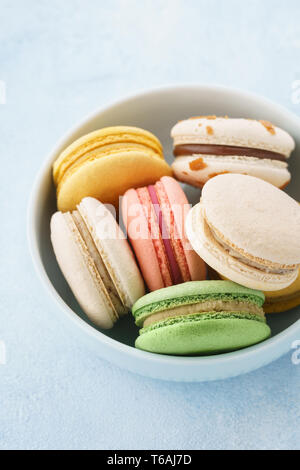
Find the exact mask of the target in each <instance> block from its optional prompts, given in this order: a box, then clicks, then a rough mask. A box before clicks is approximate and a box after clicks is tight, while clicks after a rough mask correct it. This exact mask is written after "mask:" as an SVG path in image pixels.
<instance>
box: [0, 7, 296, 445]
mask: <svg viewBox="0 0 300 470" xmlns="http://www.w3.org/2000/svg"><path fill="white" fill-rule="evenodd" d="M299 18H300V3H299V1H298V0H286V1H285V2H283V1H282V0H263V1H261V0H250V1H248V2H241V1H240V0H226V1H225V0H195V1H193V0H142V1H140V0H123V1H122V0H109V1H107V0H105V1H104V0H103V1H102V0H101V1H100V0H99V1H97V0H85V1H83V0H82V1H76V0H73V1H71V0H64V1H59V0H52V1H51V2H49V1H48V0H39V1H36V0H19V1H18V0H7V1H6V0H0V80H5V82H6V85H7V104H6V105H0V130H1V131H0V155H1V165H2V171H1V184H0V192H1V198H0V204H1V216H2V219H1V220H2V222H1V227H2V230H1V235H0V236H1V245H0V246H1V264H0V294H1V302H0V339H2V340H4V341H5V343H6V347H7V365H6V366H0V448H3V449H11V448H34V449H41V448H42V449H45V448H82V449H86V448H103V449H114V448H123V449H134V448H153V449H155V448H156V449H158V448H159V449H167V448H175V449H188V448H190V449H202V448H206V449H215V448H219V449H220V448H222V449H223V448H235V449H239V448H247V449H254V448H266V449H269V448H289V449H295V448H297V447H298V448H299V442H300V400H299V398H300V397H299V390H300V387H299V385H300V366H298V367H296V366H294V365H292V363H291V354H289V355H287V356H286V357H283V358H282V359H280V360H279V361H277V362H275V363H273V364H272V365H270V366H268V367H265V368H263V369H261V370H259V371H256V372H254V373H251V374H248V375H246V376H242V377H239V378H235V379H232V380H227V381H225V382H215V383H208V384H205V383H204V384H176V383H168V382H159V381H154V380H150V379H146V378H141V377H138V376H135V375H133V374H130V373H127V372H126V371H122V370H119V369H118V368H116V367H114V366H112V365H110V364H109V363H107V362H105V361H103V360H101V359H99V358H97V357H95V356H94V355H93V354H91V353H90V352H89V351H88V350H86V348H85V347H84V345H83V344H82V343H81V344H78V343H77V342H76V341H75V339H74V338H73V337H72V336H71V335H70V334H69V332H68V331H65V330H64V329H62V328H61V324H60V323H59V322H58V321H57V317H56V315H55V314H54V312H55V309H56V308H57V307H56V305H55V304H54V303H53V301H52V300H51V299H50V298H49V297H48V296H47V295H46V294H45V291H44V290H43V289H42V288H41V286H40V283H39V281H38V279H37V277H36V274H35V273H34V271H33V267H32V264H31V260H30V257H29V254H28V248H27V242H26V236H25V219H26V206H27V200H28V194H29V192H30V190H31V187H32V182H33V179H34V177H35V174H36V172H37V170H38V169H39V167H40V165H41V162H42V161H43V159H44V156H45V154H46V153H47V152H48V151H49V150H50V148H51V147H52V146H53V144H54V143H55V142H56V140H57V139H58V138H59V137H60V136H61V135H62V134H63V133H64V132H65V131H66V130H67V129H68V128H69V127H70V126H72V125H73V124H74V123H76V122H77V121H78V120H80V119H81V118H82V117H83V116H84V115H85V114H86V113H88V112H90V111H92V110H94V109H95V108H97V107H98V106H100V105H103V104H105V103H108V102H109V101H111V100H115V99H116V98H119V97H122V96H123V95H124V94H127V93H129V92H134V91H136V90H137V89H141V88H148V87H152V86H157V85H163V84H169V83H188V82H199V83H218V84H224V85H230V86H236V87H239V88H243V89H248V90H250V91H255V92H258V93H260V94H262V95H265V96H267V97H269V98H271V99H273V100H275V101H278V102H279V103H282V104H284V105H285V106H287V107H288V108H290V109H291V110H293V111H294V112H296V113H300V104H297V103H294V104H293V102H292V99H291V93H292V83H293V81H294V80H299V79H300V22H299Z"/></svg>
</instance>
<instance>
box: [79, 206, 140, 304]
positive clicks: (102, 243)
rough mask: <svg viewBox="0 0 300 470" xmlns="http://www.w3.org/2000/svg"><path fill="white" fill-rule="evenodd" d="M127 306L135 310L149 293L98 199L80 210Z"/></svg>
mask: <svg viewBox="0 0 300 470" xmlns="http://www.w3.org/2000/svg"><path fill="white" fill-rule="evenodd" d="M78 209H79V210H80V213H81V215H82V217H83V218H84V221H85V223H86V225H87V227H88V229H89V231H90V233H91V235H92V237H93V239H94V242H95V245H96V247H97V249H98V251H99V253H100V255H101V257H102V259H103V261H104V263H105V265H106V268H107V270H108V272H109V274H110V276H111V278H112V280H113V282H114V285H115V287H116V289H117V291H118V293H119V296H120V298H121V300H122V302H123V304H124V305H125V306H126V307H128V308H131V307H132V305H133V304H134V302H135V301H136V300H137V299H139V298H140V297H141V296H142V295H144V293H145V287H144V282H143V279H142V277H141V274H140V272H139V269H138V267H137V265H136V262H135V259H134V256H133V253H132V251H131V248H130V246H129V244H128V241H127V240H126V237H125V235H124V233H123V232H122V230H121V229H120V227H119V225H118V224H117V222H116V220H115V219H114V217H113V215H112V214H111V213H110V211H109V210H108V209H107V208H106V207H105V206H104V205H103V204H101V203H100V202H99V201H97V200H96V199H94V198H84V199H83V200H82V201H81V203H80V204H79V206H78Z"/></svg>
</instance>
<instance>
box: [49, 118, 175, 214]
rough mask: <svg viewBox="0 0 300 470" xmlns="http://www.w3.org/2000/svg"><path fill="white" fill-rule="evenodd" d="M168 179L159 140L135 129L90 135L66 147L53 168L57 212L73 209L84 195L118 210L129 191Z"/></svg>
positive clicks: (99, 131) (168, 169)
mask: <svg viewBox="0 0 300 470" xmlns="http://www.w3.org/2000/svg"><path fill="white" fill-rule="evenodd" d="M164 175H167V176H171V175H172V170H171V168H170V167H169V165H168V164H167V163H166V161H165V160H164V156H163V151H162V146H161V143H160V142H159V140H158V139H157V138H156V137H155V136H154V135H153V134H151V133H150V132H148V131H146V130H143V129H139V128H136V127H126V126H116V127H107V128H104V129H100V130H97V131H95V132H91V133H90V134H87V135H85V136H83V137H80V138H79V139H78V140H76V141H75V142H73V143H72V144H71V145H69V146H68V147H67V148H66V149H65V150H64V151H63V152H62V153H61V154H60V155H59V157H58V158H57V160H56V161H55V162H54V165H53V179H54V183H55V185H56V188H57V207H58V210H60V211H63V212H66V211H72V210H74V209H76V206H77V204H79V203H80V201H81V200H82V199H83V198H84V197H87V196H90V197H94V198H96V199H98V200H99V201H101V202H103V203H107V204H113V205H114V206H115V207H118V203H119V196H121V195H122V194H124V193H125V191H126V190H127V189H129V188H132V187H136V186H143V185H145V184H146V185H148V184H152V183H154V182H155V181H157V180H158V179H159V178H160V177H161V176H164Z"/></svg>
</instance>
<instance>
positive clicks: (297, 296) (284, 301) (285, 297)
mask: <svg viewBox="0 0 300 470" xmlns="http://www.w3.org/2000/svg"><path fill="white" fill-rule="evenodd" d="M265 297H266V300H265V304H264V311H265V312H266V313H280V312H286V311H287V310H291V309H292V308H295V307H297V306H298V305H300V274H299V275H298V277H297V279H296V280H295V281H294V282H293V284H291V285H290V286H289V287H286V288H285V289H281V290H278V291H274V292H266V293H265Z"/></svg>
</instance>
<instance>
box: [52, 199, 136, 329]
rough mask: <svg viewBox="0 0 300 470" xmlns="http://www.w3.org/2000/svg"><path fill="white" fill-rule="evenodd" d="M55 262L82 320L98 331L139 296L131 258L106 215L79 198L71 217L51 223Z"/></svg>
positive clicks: (96, 205)
mask: <svg viewBox="0 0 300 470" xmlns="http://www.w3.org/2000/svg"><path fill="white" fill-rule="evenodd" d="M51 241H52V245H53V250H54V253H55V256H56V259H57V262H58V264H59V266H60V268H61V271H62V273H63V274H64V276H65V278H66V280H67V282H68V284H69V286H70V288H71V290H72V291H73V294H74V295H75V297H76V298H77V301H78V303H79V304H80V306H81V307H82V309H83V311H84V312H85V313H86V315H87V316H88V317H89V318H90V319H91V320H92V321H93V322H94V323H95V324H96V325H98V326H100V327H101V328H105V329H106V328H112V327H113V325H114V323H115V322H116V321H117V320H118V318H119V317H120V316H122V315H124V314H126V313H128V312H129V311H130V308H131V307H132V305H133V304H134V302H135V301H136V300H137V299H139V298H140V297H141V296H142V295H144V293H145V289H144V282H143V280H142V277H141V274H140V272H139V269H138V267H137V264H136V262H135V259H134V256H133V253H132V251H131V249H130V246H129V244H128V242H127V240H126V238H125V235H124V233H123V232H122V231H121V229H120V228H119V226H118V224H117V222H116V220H115V219H114V217H113V215H112V214H111V213H110V211H109V210H108V209H107V208H106V207H105V206H104V205H103V204H101V203H100V202H99V201H97V200H96V199H94V198H91V197H88V198H84V199H83V200H82V201H81V203H80V204H79V205H78V206H77V210H75V211H73V212H72V213H71V212H65V213H62V212H56V213H55V214H54V215H53V216H52V218H51Z"/></svg>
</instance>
